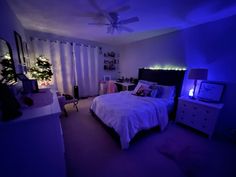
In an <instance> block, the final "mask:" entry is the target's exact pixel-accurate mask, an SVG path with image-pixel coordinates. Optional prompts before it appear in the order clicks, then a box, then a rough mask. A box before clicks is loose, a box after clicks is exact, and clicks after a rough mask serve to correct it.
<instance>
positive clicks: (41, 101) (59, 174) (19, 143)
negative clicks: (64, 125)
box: [0, 89, 66, 177]
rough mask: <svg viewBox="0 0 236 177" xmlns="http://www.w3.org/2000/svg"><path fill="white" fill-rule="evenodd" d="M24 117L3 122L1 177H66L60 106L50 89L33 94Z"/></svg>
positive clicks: (0, 141)
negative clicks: (32, 102) (31, 101)
mask: <svg viewBox="0 0 236 177" xmlns="http://www.w3.org/2000/svg"><path fill="white" fill-rule="evenodd" d="M32 99H33V100H34V105H33V106H32V107H29V108H22V113H23V114H22V116H21V117H19V118H17V119H15V120H12V121H8V122H0V176H1V177H65V176H66V169H65V158H64V142H63V136H62V129H61V124H60V119H59V115H60V112H61V110H60V106H59V103H58V100H57V96H56V93H55V92H53V91H52V90H50V89H43V90H40V93H36V94H32Z"/></svg>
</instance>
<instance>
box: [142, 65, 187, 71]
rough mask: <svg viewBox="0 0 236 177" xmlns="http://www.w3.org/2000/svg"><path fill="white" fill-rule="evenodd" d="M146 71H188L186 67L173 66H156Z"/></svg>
mask: <svg viewBox="0 0 236 177" xmlns="http://www.w3.org/2000/svg"><path fill="white" fill-rule="evenodd" d="M145 69H152V70H174V71H185V70H186V68H185V67H180V66H172V65H165V66H160V65H155V66H150V67H145Z"/></svg>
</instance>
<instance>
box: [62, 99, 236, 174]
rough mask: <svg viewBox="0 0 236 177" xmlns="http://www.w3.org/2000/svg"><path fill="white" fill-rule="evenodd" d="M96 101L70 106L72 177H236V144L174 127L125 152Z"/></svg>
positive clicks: (67, 132) (67, 137)
mask: <svg viewBox="0 0 236 177" xmlns="http://www.w3.org/2000/svg"><path fill="white" fill-rule="evenodd" d="M91 101H92V98H88V99H84V100H80V101H79V111H78V112H76V110H75V108H73V106H72V105H71V106H68V107H67V110H68V115H69V116H68V117H62V118H61V123H62V129H63V133H64V142H65V158H66V166H67V171H68V176H69V177H210V176H214V177H223V176H225V177H235V176H236V145H235V144H230V143H228V142H223V141H219V140H216V139H214V138H213V139H212V140H209V139H208V138H207V137H206V136H204V135H202V134H200V133H198V132H196V131H194V130H192V129H189V128H186V127H183V126H180V125H176V124H174V123H170V124H169V126H168V128H167V129H166V131H164V132H160V131H159V130H158V129H154V130H152V131H149V132H148V133H144V134H142V136H138V138H135V141H133V142H132V143H131V145H130V148H129V149H128V150H125V151H124V150H121V149H120V144H119V141H118V139H117V138H114V136H113V134H112V133H111V132H110V131H108V130H107V128H105V127H104V126H103V125H102V124H101V123H100V122H99V121H98V120H97V119H96V118H94V117H93V116H92V115H91V113H90V111H89V107H90V104H91Z"/></svg>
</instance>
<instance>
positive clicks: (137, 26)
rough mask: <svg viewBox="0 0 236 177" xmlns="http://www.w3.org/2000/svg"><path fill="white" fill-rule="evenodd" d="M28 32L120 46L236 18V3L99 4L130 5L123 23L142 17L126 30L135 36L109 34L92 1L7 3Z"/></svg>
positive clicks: (145, 0)
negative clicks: (100, 23)
mask: <svg viewBox="0 0 236 177" xmlns="http://www.w3.org/2000/svg"><path fill="white" fill-rule="evenodd" d="M6 1H7V2H8V3H9V5H10V7H11V8H12V10H13V11H14V12H15V14H16V16H17V17H18V18H19V20H20V21H21V23H22V24H23V26H24V27H25V28H26V29H28V30H33V31H40V32H47V33H53V34H56V35H62V36H66V37H73V38H78V39H85V40H92V41H97V42H102V43H107V44H111V45H120V44H124V43H129V42H133V41H137V40H141V39H145V38H150V37H153V36H157V35H160V34H164V33H167V32H171V31H174V30H179V29H184V28H188V27H190V26H194V25H197V24H201V23H206V22H209V21H214V20H217V19H222V18H225V17H228V16H231V15H235V14H236V0H163V1H162V0H96V2H97V4H98V5H99V7H100V8H101V9H103V10H106V11H109V10H114V9H116V8H118V7H122V6H125V5H129V6H130V8H129V9H128V10H127V11H123V12H120V13H119V17H120V19H126V18H129V17H133V16H138V17H139V19H140V21H139V22H136V23H132V24H127V25H126V26H127V27H129V28H132V29H133V30H134V32H132V33H129V32H125V31H124V32H122V33H115V34H113V35H111V34H107V32H106V30H107V29H106V26H92V25H88V23H89V22H105V21H106V19H105V18H102V17H100V18H98V17H95V15H96V14H98V11H97V9H96V8H94V6H93V5H92V4H91V1H92V0H6Z"/></svg>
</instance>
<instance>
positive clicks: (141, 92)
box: [136, 85, 151, 96]
mask: <svg viewBox="0 0 236 177" xmlns="http://www.w3.org/2000/svg"><path fill="white" fill-rule="evenodd" d="M150 92H151V89H149V88H148V87H146V86H144V85H141V87H139V89H138V91H137V92H136V95H137V96H148V95H150Z"/></svg>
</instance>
